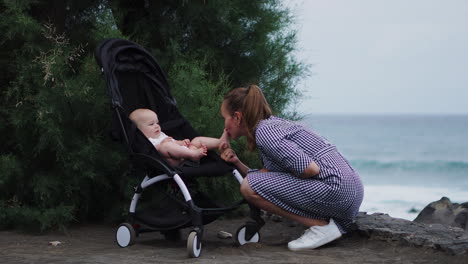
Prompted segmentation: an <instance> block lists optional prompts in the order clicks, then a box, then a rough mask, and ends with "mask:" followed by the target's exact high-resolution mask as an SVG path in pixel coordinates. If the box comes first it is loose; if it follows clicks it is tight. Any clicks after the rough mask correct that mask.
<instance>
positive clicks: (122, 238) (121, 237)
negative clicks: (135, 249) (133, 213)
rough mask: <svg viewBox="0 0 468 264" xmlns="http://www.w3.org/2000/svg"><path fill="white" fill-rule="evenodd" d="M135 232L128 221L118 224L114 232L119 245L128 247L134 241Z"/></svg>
mask: <svg viewBox="0 0 468 264" xmlns="http://www.w3.org/2000/svg"><path fill="white" fill-rule="evenodd" d="M135 237H136V232H135V229H134V228H133V226H132V225H131V224H129V223H123V224H120V226H119V227H118V228H117V232H116V234H115V238H116V242H117V245H119V247H123V248H124V247H128V246H131V245H133V244H134V243H135Z"/></svg>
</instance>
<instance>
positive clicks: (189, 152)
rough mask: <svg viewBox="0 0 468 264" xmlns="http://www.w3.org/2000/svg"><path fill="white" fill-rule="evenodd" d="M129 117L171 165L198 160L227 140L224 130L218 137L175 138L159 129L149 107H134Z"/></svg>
mask: <svg viewBox="0 0 468 264" xmlns="http://www.w3.org/2000/svg"><path fill="white" fill-rule="evenodd" d="M129 118H130V120H132V121H133V122H134V123H135V124H136V125H137V127H138V129H140V131H141V132H143V134H144V135H145V136H146V137H147V138H148V139H149V141H151V143H152V144H153V145H154V146H155V147H156V149H157V150H158V152H159V153H160V154H161V155H162V156H163V157H164V158H165V159H166V160H167V161H168V162H169V164H171V165H172V166H177V165H180V164H181V163H182V162H183V161H184V159H190V160H192V161H198V160H200V159H201V158H202V157H203V156H206V154H207V151H208V150H211V149H216V148H218V146H219V145H220V144H223V143H226V142H229V137H228V135H227V133H226V131H224V133H223V135H222V136H221V137H220V138H210V137H196V138H194V139H192V141H190V140H188V139H184V140H175V139H173V138H172V137H169V136H167V135H166V134H164V132H162V131H161V127H160V126H159V120H158V116H157V115H156V113H155V112H153V111H152V110H150V109H143V108H140V109H136V110H135V111H133V112H132V113H131V114H130V116H129Z"/></svg>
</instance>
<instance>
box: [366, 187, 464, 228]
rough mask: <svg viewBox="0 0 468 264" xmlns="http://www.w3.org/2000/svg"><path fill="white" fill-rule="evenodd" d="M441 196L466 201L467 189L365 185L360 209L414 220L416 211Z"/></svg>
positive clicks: (459, 201)
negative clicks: (413, 210) (412, 210)
mask: <svg viewBox="0 0 468 264" xmlns="http://www.w3.org/2000/svg"><path fill="white" fill-rule="evenodd" d="M443 196H445V197H448V198H449V199H450V200H451V201H452V202H453V203H463V202H468V190H462V189H455V188H444V187H440V188H426V187H415V186H401V185H365V186H364V200H363V202H362V205H361V208H360V211H363V212H367V213H368V214H371V213H376V212H380V213H386V214H389V215H390V216H392V217H396V218H403V219H407V220H414V218H416V216H417V215H418V213H417V212H413V213H412V212H410V210H411V209H415V210H417V211H420V210H422V209H423V208H424V207H425V206H426V205H428V204H429V203H431V202H433V201H437V200H439V199H440V198H442V197H443Z"/></svg>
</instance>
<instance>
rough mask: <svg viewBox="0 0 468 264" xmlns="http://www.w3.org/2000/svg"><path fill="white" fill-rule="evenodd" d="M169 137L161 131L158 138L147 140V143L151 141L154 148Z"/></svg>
mask: <svg viewBox="0 0 468 264" xmlns="http://www.w3.org/2000/svg"><path fill="white" fill-rule="evenodd" d="M168 137H169V136H168V135H166V134H164V132H162V131H161V134H159V137H157V138H148V139H149V141H151V143H152V144H153V145H154V146H155V147H156V146H157V145H159V144H161V142H162V141H163V140H164V139H166V138H168Z"/></svg>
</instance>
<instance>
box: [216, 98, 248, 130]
mask: <svg viewBox="0 0 468 264" xmlns="http://www.w3.org/2000/svg"><path fill="white" fill-rule="evenodd" d="M221 115H222V116H223V118H224V129H226V132H227V133H228V135H229V137H230V138H232V139H238V138H239V137H241V136H245V135H246V133H245V132H244V130H243V129H242V128H241V127H242V126H241V120H242V113H240V112H234V115H231V113H229V111H228V110H227V108H226V101H223V103H222V104H221Z"/></svg>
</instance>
